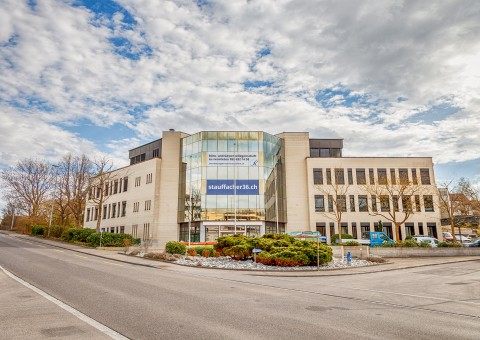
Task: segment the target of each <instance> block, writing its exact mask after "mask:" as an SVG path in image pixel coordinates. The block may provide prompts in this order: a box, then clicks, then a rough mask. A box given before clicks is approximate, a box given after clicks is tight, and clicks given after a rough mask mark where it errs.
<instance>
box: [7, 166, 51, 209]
mask: <svg viewBox="0 0 480 340" xmlns="http://www.w3.org/2000/svg"><path fill="white" fill-rule="evenodd" d="M0 176H1V179H2V180H3V183H4V185H5V189H6V191H5V196H6V197H7V198H8V200H9V201H10V202H13V203H14V204H15V206H16V210H17V211H18V212H19V213H22V214H26V215H28V216H30V217H41V216H42V217H44V216H46V215H47V212H46V207H45V201H46V200H47V197H48V194H49V193H50V191H51V189H52V187H53V181H54V169H52V167H51V166H50V165H49V164H48V163H47V162H46V161H41V160H35V159H29V158H26V159H23V160H21V161H19V162H18V163H17V164H16V165H15V166H14V167H11V168H9V169H5V170H2V171H1V174H0Z"/></svg>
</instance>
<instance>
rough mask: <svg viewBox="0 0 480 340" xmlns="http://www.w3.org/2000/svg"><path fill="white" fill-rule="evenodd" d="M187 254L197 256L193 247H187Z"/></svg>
mask: <svg viewBox="0 0 480 340" xmlns="http://www.w3.org/2000/svg"><path fill="white" fill-rule="evenodd" d="M188 256H197V251H196V250H195V248H188Z"/></svg>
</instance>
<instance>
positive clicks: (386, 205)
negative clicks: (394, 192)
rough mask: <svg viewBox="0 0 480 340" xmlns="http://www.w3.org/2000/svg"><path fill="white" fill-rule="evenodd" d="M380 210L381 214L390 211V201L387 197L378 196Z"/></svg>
mask: <svg viewBox="0 0 480 340" xmlns="http://www.w3.org/2000/svg"><path fill="white" fill-rule="evenodd" d="M380 210H381V211H382V212H389V211H390V199H389V197H388V195H380Z"/></svg>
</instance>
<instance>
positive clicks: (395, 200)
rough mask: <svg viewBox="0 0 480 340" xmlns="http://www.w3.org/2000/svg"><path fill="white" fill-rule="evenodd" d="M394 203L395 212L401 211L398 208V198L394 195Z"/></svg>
mask: <svg viewBox="0 0 480 340" xmlns="http://www.w3.org/2000/svg"><path fill="white" fill-rule="evenodd" d="M392 201H393V210H395V211H399V209H400V208H399V207H398V196H397V195H393V197H392Z"/></svg>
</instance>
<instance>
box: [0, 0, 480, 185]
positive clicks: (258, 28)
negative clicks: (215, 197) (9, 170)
mask: <svg viewBox="0 0 480 340" xmlns="http://www.w3.org/2000/svg"><path fill="white" fill-rule="evenodd" d="M479 17H480V3H479V2H478V1H454V0H451V1H431V2H414V1H405V2H387V1H381V2H380V1H378V2H372V1H353V0H351V1H342V2H339V1H333V0H332V1H302V0H298V1H287V0H285V1H270V0H264V1H250V2H247V1H208V0H204V1H197V2H194V1H158V2H157V1H147V0H118V1H112V0H104V1H93V0H89V1H86V0H68V1H67V0H64V1H60V0H57V1H54V0H43V1H18V0H4V1H2V2H1V3H0V79H1V81H0V112H1V114H0V132H1V136H2V138H1V140H0V167H2V168H3V167H8V166H11V165H14V164H15V163H16V162H17V161H18V160H19V159H22V158H25V157H34V158H43V159H47V160H49V161H51V162H55V161H56V160H58V159H59V158H61V157H62V156H63V155H64V154H66V153H68V152H73V153H85V154H87V155H89V156H90V157H92V158H93V157H96V156H99V155H108V156H109V157H110V158H111V159H112V160H114V161H115V163H116V165H117V166H123V165H125V164H127V162H128V159H127V158H128V150H129V149H130V148H133V147H135V146H138V145H140V144H141V143H144V142H148V141H151V140H154V139H158V138H160V137H161V132H162V131H164V130H168V129H170V128H175V129H177V130H182V131H184V132H187V133H194V132H196V131H199V130H264V131H267V132H270V133H279V132H283V131H309V132H310V135H311V137H312V138H330V137H338V138H344V140H345V143H344V154H345V155H347V156H431V157H433V160H434V163H435V171H436V176H437V181H438V182H441V181H443V180H449V179H452V178H460V177H462V176H464V177H468V178H469V179H470V180H471V181H473V182H477V183H478V182H480V152H479V150H480V138H479V137H480V134H479V131H478V127H479V126H480V114H479V112H480V99H479V96H478V93H480V82H479V79H480V78H479V77H480V62H479V60H480V40H479V39H478V36H480V21H479V20H478V18H479Z"/></svg>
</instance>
